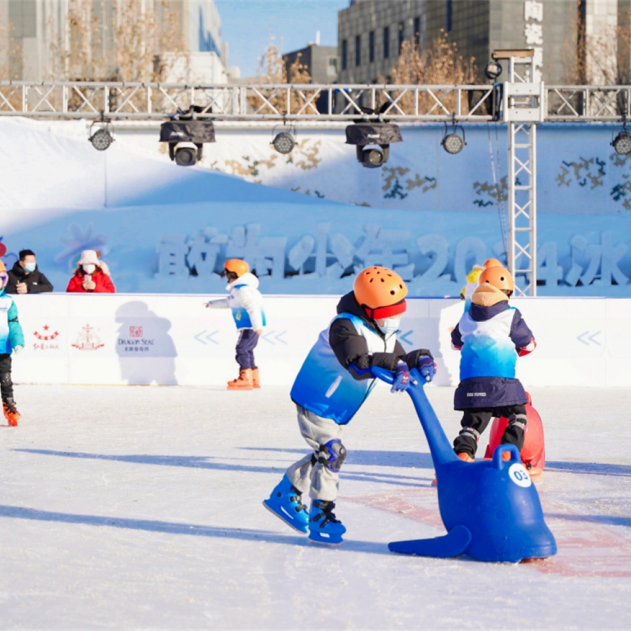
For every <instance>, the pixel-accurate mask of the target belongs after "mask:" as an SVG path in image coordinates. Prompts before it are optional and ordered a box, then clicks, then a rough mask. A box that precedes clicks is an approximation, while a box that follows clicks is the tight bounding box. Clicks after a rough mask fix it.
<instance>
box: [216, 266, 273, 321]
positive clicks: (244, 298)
mask: <svg viewBox="0 0 631 631" xmlns="http://www.w3.org/2000/svg"><path fill="white" fill-rule="evenodd" d="M258 287H259V279H258V278H257V277H256V276H254V274H251V273H250V272H246V273H245V274H243V276H240V277H239V278H237V279H236V280H234V281H232V282H231V283H229V284H228V286H227V287H226V289H227V290H228V291H229V292H230V295H229V296H228V297H227V298H222V299H220V300H211V301H210V302H209V303H208V307H209V308H211V309H231V310H232V317H233V318H234V323H235V324H236V325H237V329H253V330H255V331H260V330H261V329H262V328H263V327H264V326H265V325H266V323H267V322H266V318H265V309H264V306H263V296H261V292H260V291H259V290H258Z"/></svg>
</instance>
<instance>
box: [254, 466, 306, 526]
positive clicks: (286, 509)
mask: <svg viewBox="0 0 631 631" xmlns="http://www.w3.org/2000/svg"><path fill="white" fill-rule="evenodd" d="M300 500H301V494H300V491H298V489H297V488H296V487H295V486H293V484H292V483H291V482H290V481H289V478H288V477H287V474H285V475H284V476H283V479H282V480H281V481H280V482H279V483H278V484H277V485H276V488H275V489H274V490H273V491H272V494H271V495H270V497H269V499H268V500H263V506H265V508H267V510H268V511H270V513H274V515H276V517H278V518H279V519H282V520H283V521H284V522H285V523H286V524H287V525H288V526H291V527H292V528H293V529H294V530H297V531H298V532H302V533H303V534H306V533H307V524H308V523H309V514H308V513H307V507H306V506H305V505H304V504H303V503H302V502H301V501H300Z"/></svg>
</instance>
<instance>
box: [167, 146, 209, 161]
mask: <svg viewBox="0 0 631 631" xmlns="http://www.w3.org/2000/svg"><path fill="white" fill-rule="evenodd" d="M169 148H170V147H169ZM173 153H174V158H175V164H177V165H178V166H181V167H192V166H193V165H194V164H195V163H196V162H199V161H200V160H201V159H202V145H196V144H195V143H194V142H178V143H177V144H176V145H175V147H174V148H173ZM171 159H172V160H173V158H171Z"/></svg>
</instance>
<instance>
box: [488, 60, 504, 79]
mask: <svg viewBox="0 0 631 631" xmlns="http://www.w3.org/2000/svg"><path fill="white" fill-rule="evenodd" d="M484 74H485V75H486V77H487V79H491V81H495V80H496V79H497V78H498V77H499V76H500V75H501V74H502V65H501V64H500V63H498V62H497V61H489V63H488V64H486V68H485V69H484Z"/></svg>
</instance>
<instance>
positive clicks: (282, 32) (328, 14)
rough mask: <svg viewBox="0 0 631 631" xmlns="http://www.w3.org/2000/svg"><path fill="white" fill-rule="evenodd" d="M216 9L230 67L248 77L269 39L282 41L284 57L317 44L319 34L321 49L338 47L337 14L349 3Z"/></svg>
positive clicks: (248, 0)
mask: <svg viewBox="0 0 631 631" xmlns="http://www.w3.org/2000/svg"><path fill="white" fill-rule="evenodd" d="M215 5H216V6H217V10H218V11H219V14H220V15H221V33H222V39H223V40H224V41H226V42H228V45H229V46H230V59H229V63H230V65H232V66H239V67H240V68H241V76H243V77H249V76H254V75H255V74H256V69H257V67H258V58H259V57H260V56H261V55H262V54H263V51H264V50H265V47H266V46H267V44H268V42H269V37H270V35H273V36H274V37H276V38H278V39H280V40H281V43H282V45H281V51H282V52H283V53H286V52H289V51H292V50H296V49H298V48H304V46H306V45H307V43H308V42H314V41H315V38H316V31H320V44H321V45H322V46H337V12H338V11H339V10H341V9H345V8H346V7H348V5H349V0H215Z"/></svg>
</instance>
